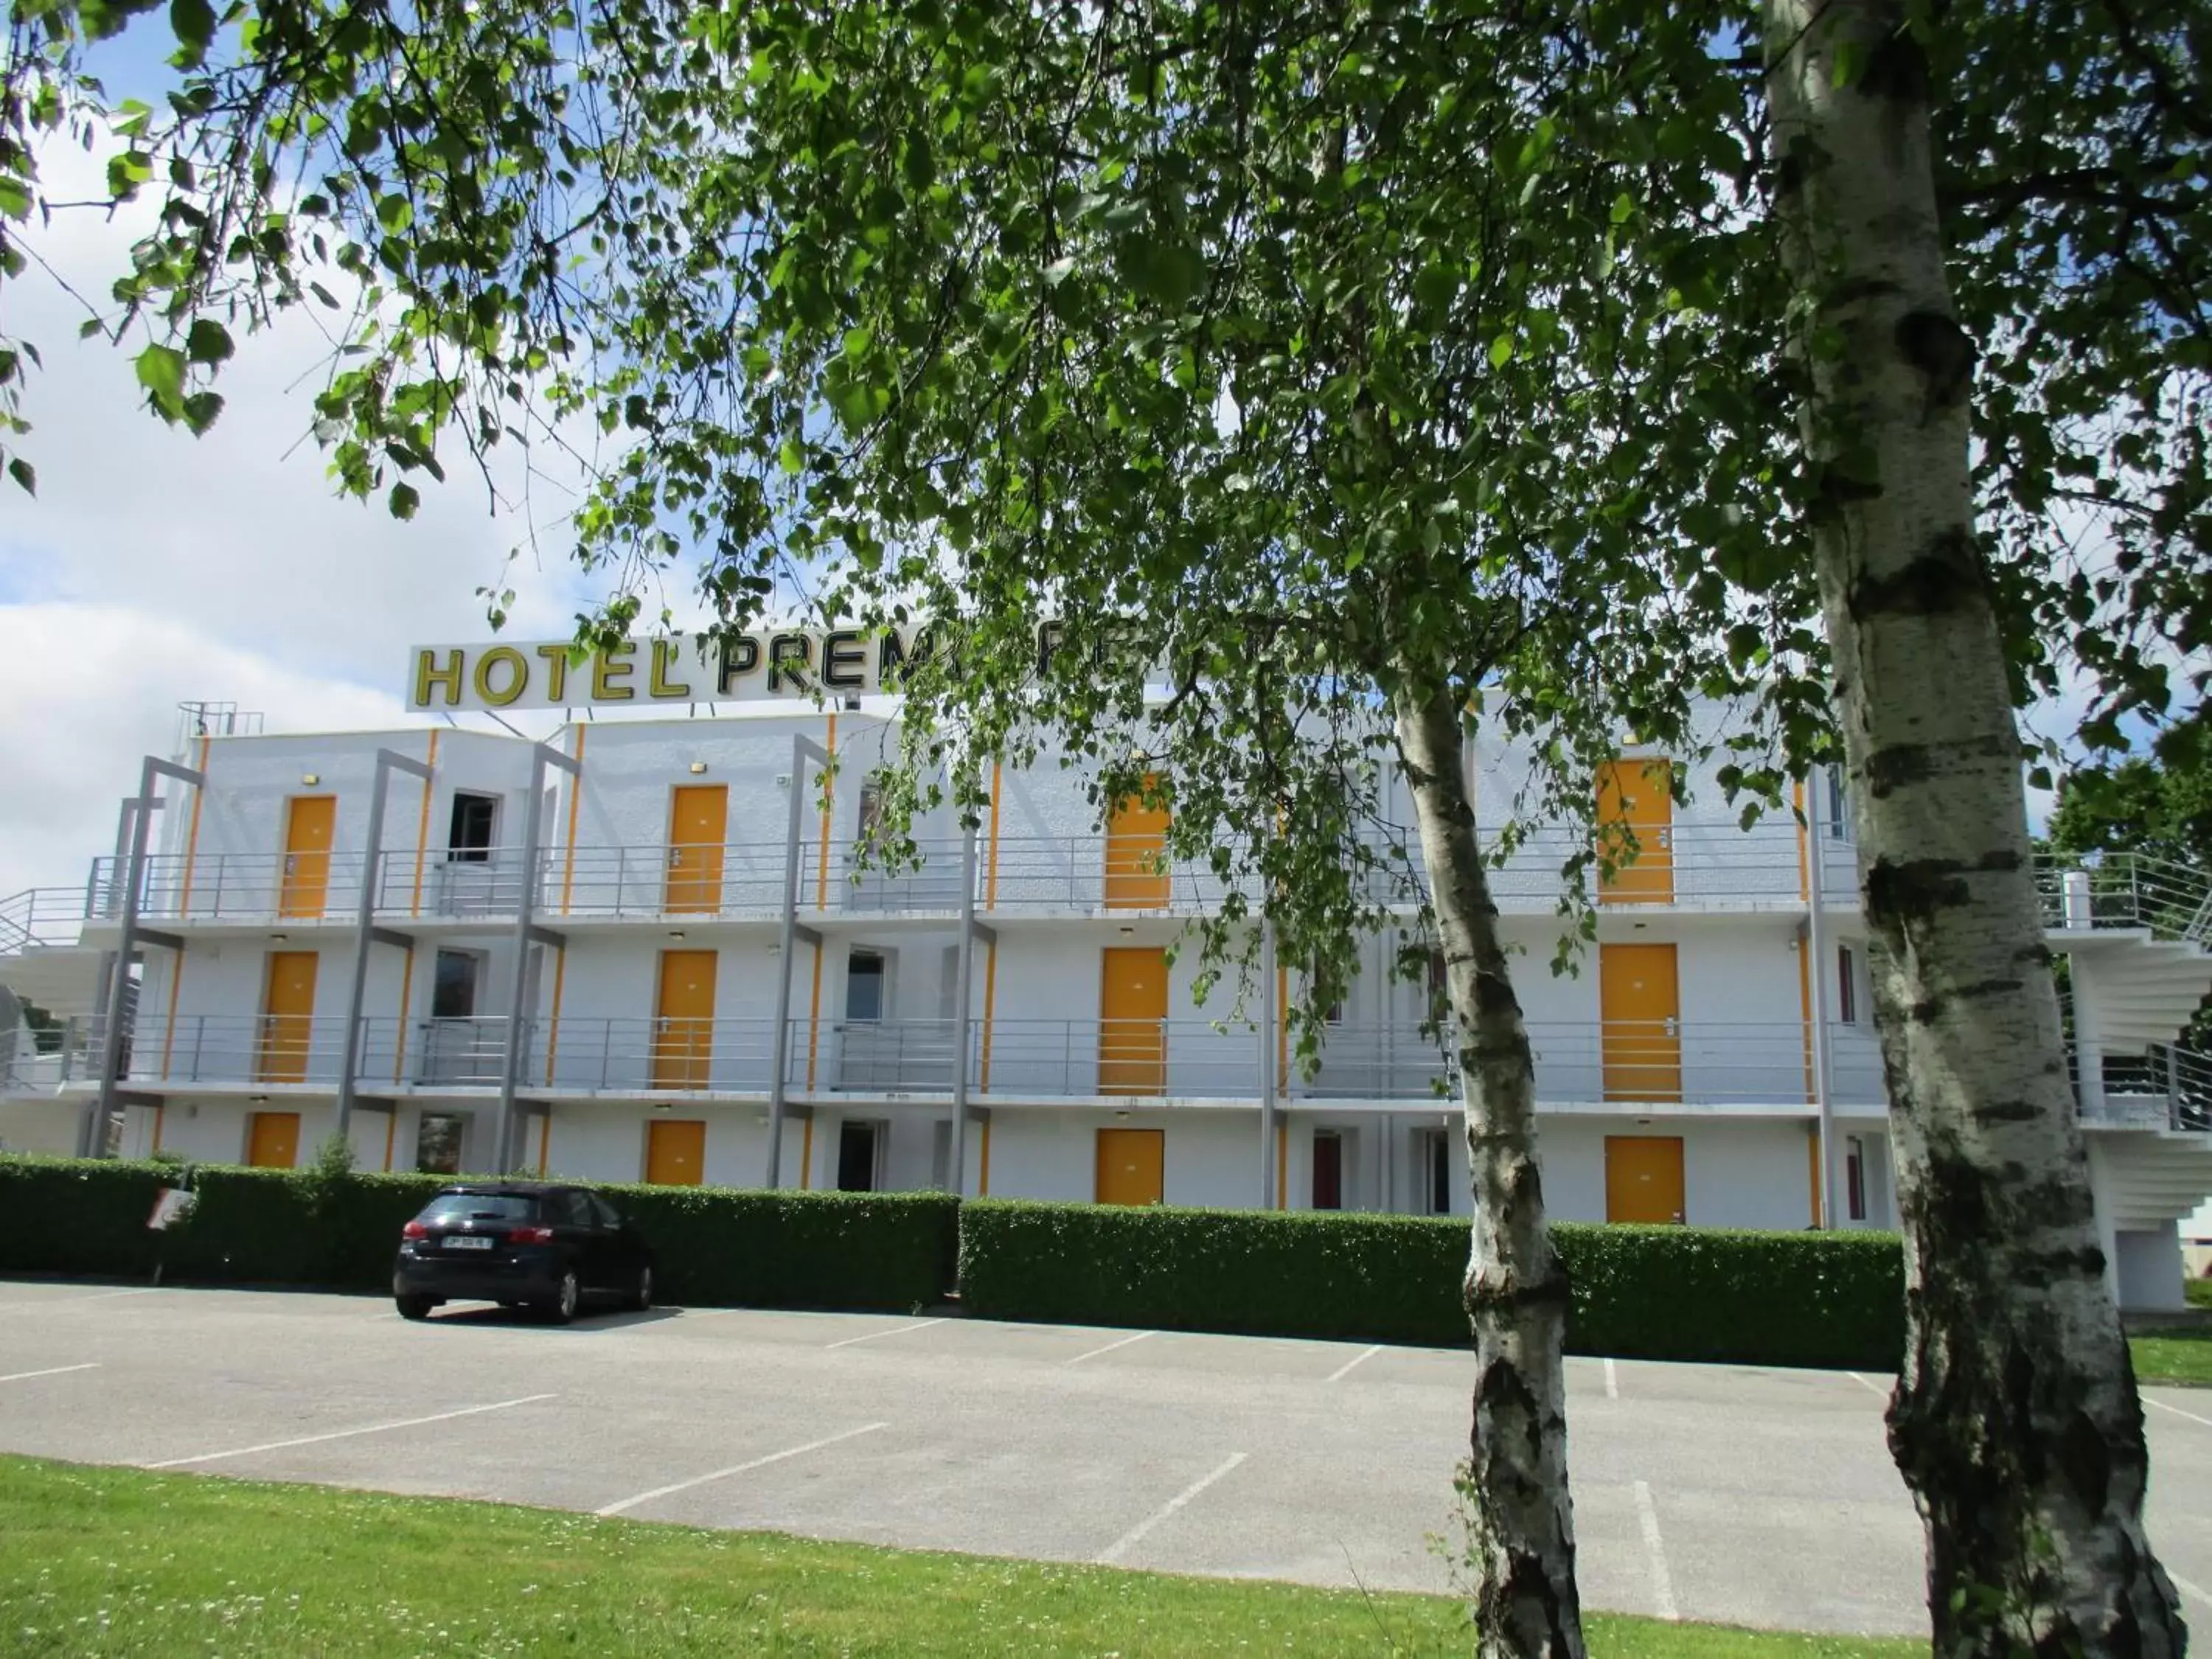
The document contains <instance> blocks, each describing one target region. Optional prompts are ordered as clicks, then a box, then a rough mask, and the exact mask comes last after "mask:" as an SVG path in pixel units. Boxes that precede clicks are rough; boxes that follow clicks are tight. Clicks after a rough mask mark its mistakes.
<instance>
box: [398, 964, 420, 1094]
mask: <svg viewBox="0 0 2212 1659" xmlns="http://www.w3.org/2000/svg"><path fill="white" fill-rule="evenodd" d="M414 991H415V947H414V946H413V945H409V946H408V947H407V958H406V960H405V961H404V962H403V963H400V965H399V1030H398V1035H397V1036H395V1037H394V1039H393V1041H392V1082H393V1083H395V1084H396V1083H398V1081H399V1079H400V1078H401V1077H402V1076H403V1075H404V1074H405V1073H406V1070H407V1011H408V1007H409V1003H410V998H411V997H412V996H413V994H414Z"/></svg>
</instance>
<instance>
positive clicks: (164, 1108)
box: [154, 1101, 169, 1152]
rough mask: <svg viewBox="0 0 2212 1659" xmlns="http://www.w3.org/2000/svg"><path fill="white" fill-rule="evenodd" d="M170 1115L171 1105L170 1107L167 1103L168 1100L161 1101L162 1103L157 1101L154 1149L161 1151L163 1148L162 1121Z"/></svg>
mask: <svg viewBox="0 0 2212 1659" xmlns="http://www.w3.org/2000/svg"><path fill="white" fill-rule="evenodd" d="M168 1115H169V1107H168V1103H167V1102H166V1101H164V1102H161V1103H157V1104H156V1105H155V1108H154V1150H155V1152H160V1151H161V1122H162V1120H163V1119H165V1118H167V1116H168Z"/></svg>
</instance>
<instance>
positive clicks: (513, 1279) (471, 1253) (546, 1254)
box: [392, 1181, 653, 1325]
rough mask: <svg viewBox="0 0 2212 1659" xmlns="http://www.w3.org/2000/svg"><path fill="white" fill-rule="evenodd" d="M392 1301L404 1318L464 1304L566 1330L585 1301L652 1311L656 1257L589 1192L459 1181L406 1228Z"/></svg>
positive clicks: (394, 1271) (520, 1183)
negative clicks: (493, 1306) (525, 1315)
mask: <svg viewBox="0 0 2212 1659" xmlns="http://www.w3.org/2000/svg"><path fill="white" fill-rule="evenodd" d="M587 1297H597V1298H599V1299H600V1300H601V1301H611V1302H613V1303H615V1304H617V1305H618V1306H621V1307H625V1308H635V1309H645V1308H649V1307H651V1306H652V1305H653V1252H652V1251H651V1250H649V1249H647V1248H646V1243H645V1240H644V1239H643V1238H642V1237H640V1236H639V1233H638V1231H637V1229H635V1227H633V1226H631V1225H629V1222H627V1221H625V1220H623V1218H622V1217H621V1215H619V1214H618V1213H617V1212H616V1210H615V1207H614V1206H613V1205H611V1204H610V1203H608V1202H607V1201H606V1200H605V1199H604V1198H601V1197H600V1196H599V1194H597V1193H594V1192H592V1191H590V1190H588V1189H587V1188H582V1187H564V1186H561V1185H559V1184H557V1183H554V1182H542V1181H484V1182H473V1181H472V1182H455V1183H454V1184H453V1186H450V1187H447V1188H445V1189H444V1190H443V1191H442V1192H441V1193H440V1194H438V1195H437V1196H436V1197H435V1198H434V1199H432V1200H430V1201H429V1202H428V1204H426V1205H424V1206H422V1213H421V1214H419V1215H417V1216H416V1218H414V1219H413V1220H412V1221H410V1222H409V1223H408V1224H407V1225H406V1226H405V1227H404V1229H403V1230H402V1231H401V1233H400V1239H399V1259H398V1261H395V1262H394V1263H393V1264H392V1300H393V1301H394V1302H396V1303H398V1305H399V1312H400V1315H401V1316H402V1317H403V1318H406V1319H424V1318H428V1316H429V1312H430V1310H431V1309H433V1308H435V1307H436V1306H437V1305H438V1304H440V1303H441V1302H450V1301H456V1300H459V1301H481V1302H497V1303H501V1304H503V1305H505V1306H507V1307H510V1308H532V1309H534V1310H538V1312H540V1313H542V1314H544V1316H546V1317H548V1318H550V1319H553V1320H556V1321H558V1322H560V1323H562V1324H564V1325H565V1324H567V1323H568V1321H570V1320H571V1319H574V1317H575V1316H576V1311H577V1310H578V1309H579V1308H580V1307H581V1306H582V1305H583V1304H584V1302H585V1300H586V1298H587Z"/></svg>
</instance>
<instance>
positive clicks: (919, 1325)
mask: <svg viewBox="0 0 2212 1659" xmlns="http://www.w3.org/2000/svg"><path fill="white" fill-rule="evenodd" d="M944 1322H945V1321H944V1320H942V1319H923V1320H917V1321H916V1322H915V1323H913V1324H911V1325H894V1326H892V1327H891V1328H890V1329H889V1330H887V1331H870V1332H869V1333H868V1334H866V1336H848V1337H847V1338H846V1339H845V1340H843V1341H842V1342H825V1343H823V1345H822V1346H823V1349H824V1351H827V1350H829V1349H830V1348H849V1347H851V1346H853V1345H854V1343H855V1342H872V1341H874V1340H876V1339H877V1338H878V1337H879V1336H904V1335H905V1334H907V1333H908V1331H926V1330H927V1329H928V1328H930V1327H931V1326H932V1325H942V1324H943V1323H944Z"/></svg>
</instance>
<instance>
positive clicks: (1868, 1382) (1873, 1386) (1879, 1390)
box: [1844, 1371, 1889, 1400]
mask: <svg viewBox="0 0 2212 1659" xmlns="http://www.w3.org/2000/svg"><path fill="white" fill-rule="evenodd" d="M1844 1376H1848V1377H1850V1379H1851V1381H1852V1382H1854V1383H1857V1384H1858V1385H1859V1387H1861V1388H1863V1389H1865V1390H1866V1391H1867V1392H1868V1393H1869V1394H1874V1395H1881V1398H1883V1399H1884V1400H1887V1399H1888V1398H1889V1390H1888V1389H1885V1388H1883V1387H1882V1386H1881V1383H1877V1382H1875V1380H1874V1378H1872V1377H1870V1376H1861V1375H1860V1374H1859V1373H1858V1372H1857V1371H1845V1372H1844Z"/></svg>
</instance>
